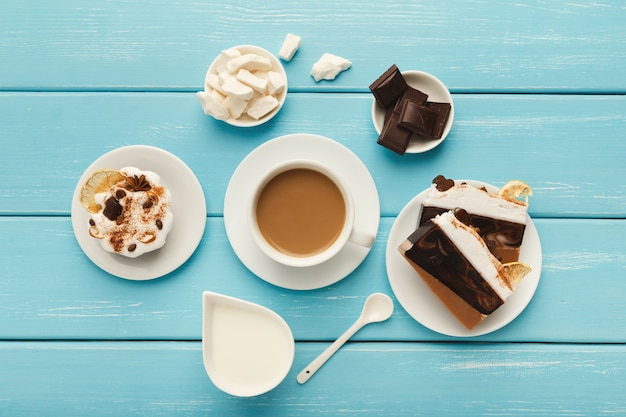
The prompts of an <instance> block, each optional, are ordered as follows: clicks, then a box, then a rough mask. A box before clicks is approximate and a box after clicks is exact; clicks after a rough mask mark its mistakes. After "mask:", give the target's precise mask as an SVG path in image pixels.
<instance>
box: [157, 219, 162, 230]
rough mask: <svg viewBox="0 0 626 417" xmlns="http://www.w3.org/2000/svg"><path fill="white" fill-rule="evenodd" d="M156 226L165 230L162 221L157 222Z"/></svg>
mask: <svg viewBox="0 0 626 417" xmlns="http://www.w3.org/2000/svg"><path fill="white" fill-rule="evenodd" d="M156 226H157V227H158V228H159V230H161V229H163V222H162V221H161V219H157V220H156Z"/></svg>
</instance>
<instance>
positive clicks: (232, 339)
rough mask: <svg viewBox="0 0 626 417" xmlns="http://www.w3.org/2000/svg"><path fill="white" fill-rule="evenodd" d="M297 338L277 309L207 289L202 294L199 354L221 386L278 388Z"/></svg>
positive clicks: (235, 391) (249, 393) (235, 390)
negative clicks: (200, 346) (200, 349)
mask: <svg viewBox="0 0 626 417" xmlns="http://www.w3.org/2000/svg"><path fill="white" fill-rule="evenodd" d="M294 356H295V341H294V338H293V334H292V332H291V329H290V328H289V325H288V324H287V322H285V320H284V319H283V318H282V317H281V316H279V315H278V314H276V312H274V311H272V310H270V309H268V308H266V307H263V306H261V305H258V304H254V303H251V302H248V301H244V300H240V299H237V298H233V297H228V296H225V295H222V294H217V293H214V292H210V291H205V292H204V293H203V294H202V359H203V362H204V368H205V370H206V372H207V374H208V375H209V378H210V379H211V381H212V382H213V384H215V386H216V387H217V388H219V389H220V390H222V391H224V392H226V393H228V394H231V395H234V396H238V397H253V396H257V395H261V394H264V393H266V392H268V391H270V390H272V389H274V388H276V387H277V386H278V385H279V384H280V383H281V382H282V381H283V380H284V379H285V377H286V376H287V374H288V373H289V371H290V370H291V366H292V364H293V359H294Z"/></svg>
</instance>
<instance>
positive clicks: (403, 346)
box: [0, 342, 626, 417]
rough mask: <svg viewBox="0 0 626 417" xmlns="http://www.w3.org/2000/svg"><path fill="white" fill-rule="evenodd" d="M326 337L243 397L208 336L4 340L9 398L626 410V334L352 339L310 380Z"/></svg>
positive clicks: (2, 397)
mask: <svg viewBox="0 0 626 417" xmlns="http://www.w3.org/2000/svg"><path fill="white" fill-rule="evenodd" d="M326 346H327V344H322V343H313V344H309V343H305V344H302V343H299V344H298V345H297V347H296V357H295V362H294V365H293V368H292V370H291V372H290V373H289V375H288V376H287V378H286V379H285V380H284V381H283V383H282V384H281V385H279V386H278V387H277V388H276V389H275V390H273V391H270V392H269V393H267V394H264V395H262V396H259V397H253V398H236V397H231V396H229V395H227V394H224V393H222V392H220V391H218V390H217V389H216V388H215V387H214V386H213V385H212V383H211V382H210V380H209V379H208V377H207V376H206V374H205V372H204V367H203V365H202V354H201V347H200V343H199V342H175V343H162V342H161V343H159V342H156V343H154V342H139V343H129V342H91V343H81V342H69V343H68V342H34V343H33V342H1V343H0V369H2V372H1V373H0V389H1V391H0V392H1V394H0V405H1V410H2V414H5V415H11V416H40V415H46V416H51V417H54V416H63V417H70V416H79V415H80V416H83V415H90V416H93V417H97V416H168V417H170V416H200V415H202V416H205V415H219V416H222V415H246V416H259V415H271V416H307V417H309V416H322V415H333V416H357V415H358V416H380V415H385V416H402V417H404V416H407V415H412V416H432V415H438V416H457V415H492V414H496V415H501V416H519V415H529V416H535V415H536V416H545V415H550V416H571V415H603V414H608V415H622V414H624V413H626V399H625V397H624V395H623V387H624V384H625V383H626V348H625V347H624V345H598V346H584V345H543V344H541V345H538V344H521V345H516V344H513V345H510V344H506V345H501V344H477V345H475V344H472V343H462V344H429V343H380V344H369V343H368V344H365V343H349V344H348V345H346V346H344V347H343V348H342V349H341V350H340V351H339V352H338V353H337V354H336V355H335V356H334V357H333V358H331V360H330V361H329V362H328V363H327V364H326V365H325V366H324V367H323V368H322V369H321V370H320V371H319V372H318V373H317V374H316V375H315V376H314V377H313V378H312V379H311V380H310V381H309V382H308V383H306V384H305V385H299V384H298V383H297V382H296V379H295V376H296V374H297V373H298V372H299V371H300V370H301V369H302V368H303V367H304V366H305V365H306V364H307V363H308V361H310V360H311V359H312V358H314V357H315V356H316V355H317V354H318V352H320V351H321V350H323V348H325V347H326ZM372 381H376V382H375V383H372Z"/></svg>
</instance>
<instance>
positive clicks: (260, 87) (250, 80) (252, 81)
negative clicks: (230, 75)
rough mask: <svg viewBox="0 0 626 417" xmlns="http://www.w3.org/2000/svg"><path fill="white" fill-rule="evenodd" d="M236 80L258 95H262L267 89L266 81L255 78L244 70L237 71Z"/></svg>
mask: <svg viewBox="0 0 626 417" xmlns="http://www.w3.org/2000/svg"><path fill="white" fill-rule="evenodd" d="M237 79H238V80H239V81H241V82H242V83H244V84H245V85H247V86H248V87H251V88H253V89H254V90H256V91H258V92H259V93H263V92H264V91H265V88H266V87H267V80H266V79H263V78H259V77H257V76H256V75H254V74H253V73H251V72H250V71H248V70H247V69H245V68H242V69H240V70H239V72H238V73H237Z"/></svg>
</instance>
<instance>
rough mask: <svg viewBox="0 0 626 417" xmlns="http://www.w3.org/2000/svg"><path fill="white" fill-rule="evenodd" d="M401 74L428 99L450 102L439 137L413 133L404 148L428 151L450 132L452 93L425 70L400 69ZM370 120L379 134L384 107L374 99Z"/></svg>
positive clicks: (382, 122)
mask: <svg viewBox="0 0 626 417" xmlns="http://www.w3.org/2000/svg"><path fill="white" fill-rule="evenodd" d="M402 76H403V77H404V79H405V81H406V83H407V84H408V85H409V86H411V87H413V88H416V89H418V90H420V91H421V92H423V93H426V94H428V101H438V102H442V103H450V115H449V116H448V120H447V121H446V126H445V128H444V130H443V134H442V135H441V138H439V139H429V138H420V137H418V136H417V135H416V134H413V136H412V137H411V140H410V141H409V146H408V147H407V148H406V153H422V152H426V151H429V150H431V149H433V148H435V147H437V146H439V144H440V143H441V142H443V141H444V139H445V138H446V136H448V133H450V129H452V122H453V121H454V101H453V100H452V95H451V94H450V91H448V87H446V86H445V84H444V83H442V82H441V81H440V80H439V79H438V78H437V77H435V76H434V75H432V74H429V73H427V72H423V71H402ZM372 122H373V123H374V129H376V132H377V133H378V134H379V135H380V132H381V130H382V128H383V125H384V124H385V109H384V108H383V107H382V106H380V105H379V104H377V103H376V100H375V99H374V100H373V102H372Z"/></svg>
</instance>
